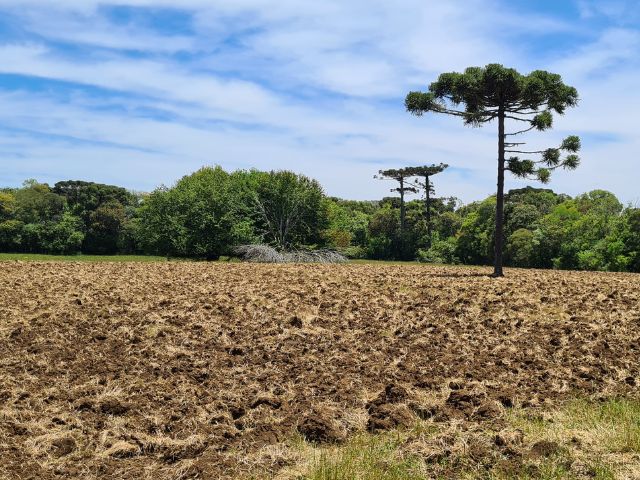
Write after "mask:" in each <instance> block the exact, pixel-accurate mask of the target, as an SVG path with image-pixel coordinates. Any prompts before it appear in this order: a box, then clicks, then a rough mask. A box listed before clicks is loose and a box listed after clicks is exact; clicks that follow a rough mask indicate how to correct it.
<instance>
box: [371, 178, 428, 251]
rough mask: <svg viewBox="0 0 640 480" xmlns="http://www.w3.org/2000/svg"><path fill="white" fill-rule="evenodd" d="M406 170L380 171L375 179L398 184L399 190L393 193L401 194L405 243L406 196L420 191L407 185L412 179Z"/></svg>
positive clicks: (401, 219) (402, 230)
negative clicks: (393, 181)
mask: <svg viewBox="0 0 640 480" xmlns="http://www.w3.org/2000/svg"><path fill="white" fill-rule="evenodd" d="M411 176H412V175H410V174H409V173H408V172H407V169H405V168H398V169H395V168H393V169H389V170H380V171H379V172H378V175H374V178H379V179H380V180H395V181H396V182H398V184H399V185H398V187H397V188H392V189H391V191H392V192H398V193H399V194H400V236H401V237H402V240H403V241H404V228H405V224H406V208H405V202H404V196H405V195H406V194H407V193H418V189H417V188H416V187H413V186H410V185H408V184H407V180H408V179H409V178H410V177H411Z"/></svg>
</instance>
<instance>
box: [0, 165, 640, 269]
mask: <svg viewBox="0 0 640 480" xmlns="http://www.w3.org/2000/svg"><path fill="white" fill-rule="evenodd" d="M413 198H414V199H411V200H406V201H405V202H402V203H404V205H401V201H400V198H399V197H389V198H383V199H381V200H378V201H354V200H342V199H338V198H334V197H329V196H327V195H325V193H324V192H323V189H322V186H321V185H320V184H319V183H318V182H317V181H315V180H313V179H310V178H308V177H306V176H304V175H299V174H296V173H293V172H290V171H271V172H262V171H257V170H249V171H247V170H238V171H234V172H226V171H225V170H223V169H222V168H221V167H218V166H216V167H204V168H202V169H200V170H198V171H197V172H195V173H193V174H191V175H187V176H185V177H183V178H182V179H180V180H179V181H178V182H177V183H176V184H175V185H174V186H172V187H170V188H168V187H164V186H162V187H159V188H157V189H156V190H154V191H153V192H151V193H138V192H131V191H128V190H126V189H125V188H121V187H118V186H112V185H103V184H98V183H92V182H84V181H63V182H58V183H56V184H55V185H53V186H50V185H48V184H46V183H39V182H37V181H36V180H27V181H25V182H24V184H23V186H22V187H20V188H3V189H0V251H2V252H18V253H48V254H66V255H69V254H76V253H84V254H148V255H163V256H170V257H184V258H197V259H208V260H215V259H218V258H220V257H221V256H229V255H232V254H233V251H234V247H236V246H238V245H247V244H267V245H271V246H274V247H276V248H277V249H280V250H291V249H317V248H329V249H334V250H337V251H339V252H341V253H342V254H344V255H345V256H347V257H348V258H353V259H376V260H418V261H421V262H433V263H448V264H457V263H460V264H468V265H490V264H491V263H492V261H493V255H494V250H493V248H494V247H493V246H494V238H493V236H494V231H495V209H496V197H495V196H490V197H488V198H486V199H485V200H482V201H478V202H473V203H470V204H467V205H462V204H461V202H460V201H459V200H458V199H456V198H441V197H437V196H433V195H432V196H431V197H430V198H429V200H428V205H429V210H430V213H429V215H427V211H426V201H425V199H424V198H418V197H413ZM403 207H404V208H403ZM403 211H404V213H403ZM401 217H404V221H402V219H401ZM428 217H429V221H428V220H427V218H428ZM504 219H505V223H504V238H503V241H504V245H505V264H506V265H509V266H514V267H534V268H556V269H576V270H604V271H631V272H640V209H639V208H635V207H632V206H624V205H623V204H622V203H621V202H620V201H619V200H618V199H617V198H616V196H615V195H614V194H613V193H610V192H607V191H604V190H594V191H591V192H588V193H584V194H582V195H578V196H576V197H573V198H572V197H570V196H568V195H564V194H558V193H555V192H553V191H552V190H549V189H542V188H532V187H527V188H522V189H516V190H510V191H508V192H507V193H506V194H505V204H504Z"/></svg>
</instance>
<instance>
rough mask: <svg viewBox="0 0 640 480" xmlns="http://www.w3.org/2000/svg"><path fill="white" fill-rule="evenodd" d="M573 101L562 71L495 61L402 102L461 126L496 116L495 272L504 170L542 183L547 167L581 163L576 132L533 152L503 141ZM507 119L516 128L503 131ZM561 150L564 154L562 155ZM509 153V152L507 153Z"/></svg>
mask: <svg viewBox="0 0 640 480" xmlns="http://www.w3.org/2000/svg"><path fill="white" fill-rule="evenodd" d="M577 103H578V92H577V91H576V89H575V88H573V87H570V86H568V85H565V84H564V83H563V82H562V78H561V77H560V75H557V74H553V73H549V72H545V71H543V70H536V71H534V72H531V73H530V74H528V75H522V74H520V73H518V72H517V71H516V70H514V69H512V68H505V67H503V66H502V65H499V64H490V65H487V66H486V67H470V68H467V69H466V70H465V71H464V73H457V72H452V73H443V74H441V75H440V76H439V78H438V80H437V81H436V82H433V83H432V84H431V85H429V91H428V92H410V93H409V94H408V95H407V98H406V100H405V106H406V108H407V110H408V111H409V112H410V113H412V114H414V115H417V116H421V115H423V114H424V113H426V112H435V113H444V114H447V115H454V116H457V117H461V118H462V119H463V121H464V123H465V125H471V126H475V127H479V126H482V125H484V124H485V123H488V122H491V121H493V120H497V121H498V182H497V194H496V227H495V260H494V272H493V276H495V277H501V276H502V275H503V272H502V253H503V246H504V233H503V230H504V174H505V171H509V172H511V173H512V174H514V175H515V176H517V177H521V178H531V177H535V178H537V179H538V180H540V181H542V182H543V183H546V182H548V181H549V175H550V173H551V170H555V169H557V168H560V167H562V168H565V169H575V168H576V167H577V166H578V164H579V163H580V159H579V157H578V156H577V155H576V153H577V152H578V151H579V150H580V139H579V138H578V137H576V136H569V137H567V138H565V139H564V140H563V141H562V143H561V144H560V146H558V147H556V148H547V149H545V150H535V151H527V150H521V148H522V147H520V145H523V144H524V143H523V142H515V141H513V142H510V141H507V140H508V139H509V137H512V136H515V135H521V134H524V133H526V132H529V131H531V130H539V131H544V130H548V129H550V128H551V126H552V124H553V113H557V114H560V115H561V114H563V113H564V111H565V110H566V109H567V108H568V107H574V106H576V105H577ZM459 106H462V107H464V108H458V107H459ZM507 122H512V123H514V124H516V125H518V124H519V125H521V126H520V127H516V128H515V129H514V130H515V131H514V132H511V133H506V132H505V123H507ZM563 152H565V153H567V155H566V156H564V157H562V153H563ZM507 154H510V156H509V158H507ZM511 154H513V155H511ZM521 155H536V157H534V158H536V159H534V160H532V159H529V158H523V157H522V156H521Z"/></svg>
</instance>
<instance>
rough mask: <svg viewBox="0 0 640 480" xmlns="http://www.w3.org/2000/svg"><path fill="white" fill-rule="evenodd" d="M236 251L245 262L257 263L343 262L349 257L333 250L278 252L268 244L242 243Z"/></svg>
mask: <svg viewBox="0 0 640 480" xmlns="http://www.w3.org/2000/svg"><path fill="white" fill-rule="evenodd" d="M234 253H235V254H236V255H238V256H239V257H240V258H242V260H243V261H245V262H256V263H343V262H346V261H347V258H346V257H344V256H343V255H341V254H339V253H338V252H335V251H333V250H292V251H288V252H278V251H277V250H276V249H275V248H273V247H270V246H268V245H241V246H239V247H236V248H235V249H234Z"/></svg>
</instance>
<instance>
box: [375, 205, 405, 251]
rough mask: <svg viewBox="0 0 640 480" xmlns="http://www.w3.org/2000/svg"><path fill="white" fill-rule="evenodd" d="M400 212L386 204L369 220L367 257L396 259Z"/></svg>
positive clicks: (398, 246)
mask: <svg viewBox="0 0 640 480" xmlns="http://www.w3.org/2000/svg"><path fill="white" fill-rule="evenodd" d="M399 220H400V210H399V209H397V208H393V207H392V205H391V203H389V202H386V203H384V204H383V206H382V208H380V209H379V210H377V211H376V212H375V213H374V214H373V215H372V216H371V219H370V220H369V244H368V246H367V255H368V257H369V258H372V259H375V260H387V259H394V258H398V257H397V256H398V252H400V228H399V227H400V222H399Z"/></svg>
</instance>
